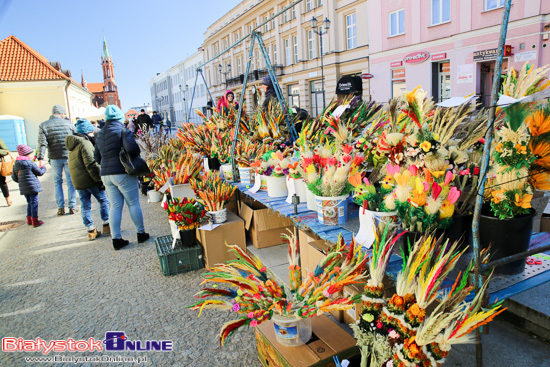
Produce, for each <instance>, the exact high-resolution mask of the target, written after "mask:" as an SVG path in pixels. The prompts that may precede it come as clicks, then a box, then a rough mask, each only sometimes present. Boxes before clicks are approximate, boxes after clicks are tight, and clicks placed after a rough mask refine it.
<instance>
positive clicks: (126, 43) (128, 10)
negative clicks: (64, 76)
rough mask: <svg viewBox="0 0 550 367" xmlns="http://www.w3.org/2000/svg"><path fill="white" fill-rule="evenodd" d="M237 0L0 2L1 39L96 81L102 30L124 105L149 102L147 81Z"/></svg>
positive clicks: (187, 52) (193, 45) (186, 52)
mask: <svg viewBox="0 0 550 367" xmlns="http://www.w3.org/2000/svg"><path fill="white" fill-rule="evenodd" d="M240 2H241V0H202V1H197V0H158V1H145V0H113V1H109V2H106V1H104V2H98V1H91V0H49V1H48V0H0V39H4V38H6V37H7V36H9V35H12V34H13V35H15V36H16V37H17V38H19V39H20V40H22V41H23V42H25V43H26V44H27V45H29V46H30V47H32V48H34V49H35V50H36V51H38V52H39V53H41V54H42V55H43V56H44V57H46V58H47V59H48V60H50V61H59V62H61V67H62V68H63V69H70V70H71V73H72V77H73V79H75V80H76V81H78V82H80V72H81V70H82V72H83V73H84V78H85V79H86V81H87V82H88V83H101V82H103V71H102V69H101V54H102V52H103V35H102V30H103V31H105V37H106V39H107V45H108V48H109V53H110V54H111V56H112V57H113V62H114V67H115V78H116V83H117V86H118V92H119V96H120V100H121V102H122V108H123V110H126V109H128V108H129V107H131V106H138V105H142V104H143V103H144V102H146V103H150V102H151V94H150V91H149V84H148V82H149V80H151V79H152V78H153V77H154V76H155V75H156V73H159V72H162V71H164V70H166V69H168V68H169V67H171V66H173V65H175V64H176V63H178V62H179V61H181V60H183V59H185V58H186V57H188V56H191V55H192V54H193V53H194V52H196V51H197V48H198V47H200V46H201V45H202V43H203V41H204V32H205V31H206V28H207V27H208V26H210V25H211V24H212V23H214V22H215V21H216V20H217V19H219V18H220V17H221V16H223V15H224V14H225V13H227V12H228V11H229V10H231V9H232V8H233V7H234V6H236V5H237V4H239V3H240Z"/></svg>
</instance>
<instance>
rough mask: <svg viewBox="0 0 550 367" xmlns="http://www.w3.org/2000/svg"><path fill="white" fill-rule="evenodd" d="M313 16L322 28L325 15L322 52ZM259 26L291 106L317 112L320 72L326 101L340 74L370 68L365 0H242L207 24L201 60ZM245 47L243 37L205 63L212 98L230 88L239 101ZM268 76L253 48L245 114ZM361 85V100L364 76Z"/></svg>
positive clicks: (320, 104) (258, 100) (366, 95)
mask: <svg viewBox="0 0 550 367" xmlns="http://www.w3.org/2000/svg"><path fill="white" fill-rule="evenodd" d="M293 3H296V5H295V6H294V7H292V8H290V9H288V10H286V11H285V12H284V13H282V14H281V15H279V16H277V17H276V18H275V19H273V20H271V21H268V22H267V23H265V22H266V21H267V20H268V19H269V18H271V17H272V16H274V15H275V14H277V13H279V12H280V11H281V10H283V9H285V8H286V7H288V6H289V5H290V4H293ZM313 17H315V18H316V19H317V21H318V26H317V28H318V29H321V30H324V29H323V28H322V27H323V24H324V23H323V21H324V20H325V19H329V20H330V22H331V24H330V27H329V29H328V31H326V34H324V35H323V36H322V37H323V50H321V45H320V36H319V35H318V34H317V33H315V32H314V30H313V29H312V26H311V22H310V20H311V19H312V18H313ZM263 23H265V24H264V25H262V24H263ZM258 26H261V27H260V28H259V29H258V30H257V31H258V32H260V33H261V34H262V39H263V42H264V44H265V46H266V49H267V53H268V55H269V58H270V61H271V63H272V64H273V66H274V70H275V73H276V75H277V80H278V82H279V84H280V86H281V89H282V91H283V94H284V96H285V98H286V100H287V102H288V103H289V105H290V106H291V107H292V106H298V107H300V108H304V109H306V110H307V111H308V112H309V113H310V114H312V115H316V114H318V113H320V112H321V111H322V108H323V102H322V100H323V98H322V97H323V89H322V74H324V80H325V93H326V94H325V98H326V104H327V105H328V104H329V103H330V101H331V99H332V98H333V97H335V91H336V85H337V82H338V80H339V79H340V78H341V77H343V76H348V75H359V76H360V75H361V74H364V73H368V71H369V61H368V27H367V0H302V1H299V2H296V1H274V0H244V1H243V2H241V3H240V4H239V5H237V6H236V7H235V8H233V9H232V10H231V11H230V12H228V13H227V14H225V15H224V16H223V17H222V18H220V19H219V20H217V21H216V22H215V23H214V24H212V25H211V26H210V27H208V29H207V31H206V32H205V41H204V44H203V47H204V52H205V55H204V59H205V60H210V59H212V58H214V57H216V56H217V55H220V53H222V52H223V51H225V50H227V49H228V48H230V47H231V46H232V45H234V44H235V43H236V42H237V41H239V40H241V39H242V38H243V37H245V36H247V35H248V34H249V33H250V32H251V31H252V30H253V29H255V28H256V27H258ZM256 44H257V43H256ZM249 47H250V38H247V39H246V40H245V41H243V42H241V43H240V44H239V45H237V46H235V47H232V48H230V49H229V51H227V52H224V53H223V54H221V55H220V56H219V57H217V58H215V59H214V60H213V61H212V62H209V63H208V64H206V65H205V66H204V67H203V70H204V73H205V77H206V80H207V83H208V85H209V88H211V92H212V95H213V97H214V99H218V98H219V97H221V96H222V95H223V93H224V91H225V90H226V89H231V90H233V91H234V92H235V94H236V96H237V100H238V99H239V98H240V95H241V90H242V84H243V77H244V73H245V70H246V64H247V61H248V55H249ZM321 52H322V53H323V64H324V67H323V69H324V70H323V71H324V72H322V70H321V57H320V55H321ZM220 65H221V67H220ZM229 65H230V67H229ZM266 75H268V73H267V69H266V64H265V62H264V59H263V56H262V54H261V52H260V49H259V47H257V46H256V47H255V49H254V52H253V57H252V63H251V67H250V74H249V77H248V87H247V91H246V103H247V110H248V112H251V111H253V110H254V108H255V107H256V106H257V105H258V104H261V101H262V98H261V97H259V95H258V93H257V90H259V89H260V84H261V80H262V78H263V77H264V76H266ZM362 86H363V99H369V95H370V91H369V83H368V80H363V82H362Z"/></svg>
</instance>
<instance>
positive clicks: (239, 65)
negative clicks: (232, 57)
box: [237, 56, 243, 75]
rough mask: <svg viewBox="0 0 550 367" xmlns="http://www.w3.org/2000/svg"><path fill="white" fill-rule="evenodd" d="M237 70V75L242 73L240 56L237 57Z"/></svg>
mask: <svg viewBox="0 0 550 367" xmlns="http://www.w3.org/2000/svg"><path fill="white" fill-rule="evenodd" d="M237 72H238V73H239V75H241V74H242V73H243V65H242V63H241V57H240V56H239V57H237Z"/></svg>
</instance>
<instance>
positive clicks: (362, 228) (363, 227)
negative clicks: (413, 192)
mask: <svg viewBox="0 0 550 367" xmlns="http://www.w3.org/2000/svg"><path fill="white" fill-rule="evenodd" d="M383 223H387V224H390V223H393V225H392V227H390V229H389V233H392V232H393V230H394V229H395V228H396V227H397V212H388V213H386V212H375V211H371V210H366V209H363V208H359V231H358V232H357V235H356V236H355V242H356V243H357V244H358V245H361V246H364V247H366V248H370V247H371V246H372V244H373V243H374V240H375V238H376V229H377V228H378V227H379V226H380V224H383Z"/></svg>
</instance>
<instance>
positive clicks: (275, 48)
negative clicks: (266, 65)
mask: <svg viewBox="0 0 550 367" xmlns="http://www.w3.org/2000/svg"><path fill="white" fill-rule="evenodd" d="M273 63H275V64H276V63H277V44H275V43H274V44H273Z"/></svg>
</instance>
